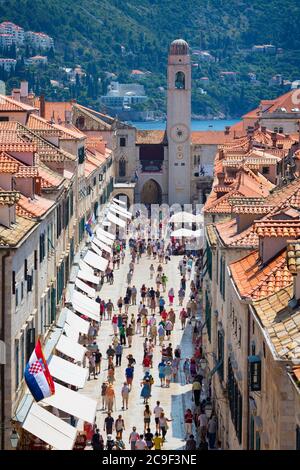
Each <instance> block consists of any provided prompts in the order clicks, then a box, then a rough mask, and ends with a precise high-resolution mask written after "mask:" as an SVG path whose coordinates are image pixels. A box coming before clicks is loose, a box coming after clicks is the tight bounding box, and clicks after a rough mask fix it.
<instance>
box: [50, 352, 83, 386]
mask: <svg viewBox="0 0 300 470" xmlns="http://www.w3.org/2000/svg"><path fill="white" fill-rule="evenodd" d="M49 372H50V374H51V375H52V376H53V377H55V378H56V379H58V380H61V381H62V382H65V383H66V384H70V385H74V387H79V388H83V387H84V384H85V382H86V379H87V375H88V369H85V368H83V367H79V366H77V365H76V364H73V363H72V362H69V361H66V360H65V359H62V358H61V357H58V356H52V357H51V359H50V361H49Z"/></svg>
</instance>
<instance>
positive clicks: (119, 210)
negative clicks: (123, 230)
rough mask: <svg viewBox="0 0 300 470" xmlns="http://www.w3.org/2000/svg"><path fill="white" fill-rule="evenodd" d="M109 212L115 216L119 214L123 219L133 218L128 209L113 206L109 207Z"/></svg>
mask: <svg viewBox="0 0 300 470" xmlns="http://www.w3.org/2000/svg"><path fill="white" fill-rule="evenodd" d="M109 210H110V211H111V212H114V213H115V214H118V215H120V216H122V217H125V218H126V219H130V220H131V218H132V214H131V213H130V212H128V211H127V210H126V209H123V208H122V207H119V206H117V205H113V204H112V205H111V206H110V207H109Z"/></svg>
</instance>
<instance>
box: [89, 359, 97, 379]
mask: <svg viewBox="0 0 300 470" xmlns="http://www.w3.org/2000/svg"><path fill="white" fill-rule="evenodd" d="M91 374H94V380H97V377H96V362H95V354H94V353H93V354H91V355H90V357H89V377H88V380H91Z"/></svg>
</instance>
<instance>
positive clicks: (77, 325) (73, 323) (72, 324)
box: [64, 308, 90, 335]
mask: <svg viewBox="0 0 300 470" xmlns="http://www.w3.org/2000/svg"><path fill="white" fill-rule="evenodd" d="M64 310H66V320H65V324H64V327H65V326H66V325H68V326H69V328H72V330H74V331H77V332H78V333H82V334H83V335H87V334H88V331H89V326H90V325H89V322H88V321H86V320H84V319H83V318H80V317H79V316H78V315H76V313H74V312H72V311H71V310H69V309H68V308H65V309H64Z"/></svg>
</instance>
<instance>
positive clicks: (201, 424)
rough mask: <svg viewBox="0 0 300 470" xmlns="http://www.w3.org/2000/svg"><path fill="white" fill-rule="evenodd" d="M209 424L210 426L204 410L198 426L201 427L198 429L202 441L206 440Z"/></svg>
mask: <svg viewBox="0 0 300 470" xmlns="http://www.w3.org/2000/svg"><path fill="white" fill-rule="evenodd" d="M207 424H208V419H207V416H206V414H205V411H204V409H202V410H201V413H200V415H199V418H198V425H199V427H198V429H199V434H200V438H201V440H205V439H206V433H207Z"/></svg>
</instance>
